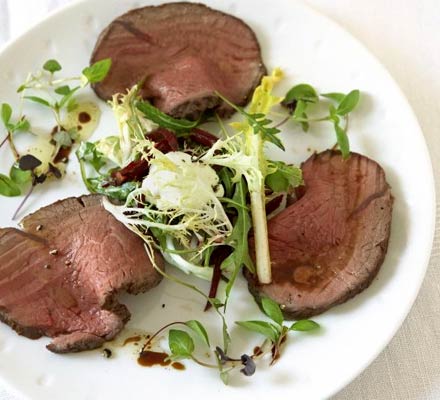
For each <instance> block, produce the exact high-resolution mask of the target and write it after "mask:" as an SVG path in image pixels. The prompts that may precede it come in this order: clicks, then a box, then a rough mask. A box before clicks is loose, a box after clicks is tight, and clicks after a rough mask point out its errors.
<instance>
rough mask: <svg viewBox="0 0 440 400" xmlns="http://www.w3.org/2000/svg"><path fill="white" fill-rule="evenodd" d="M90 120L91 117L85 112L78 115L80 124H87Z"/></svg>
mask: <svg viewBox="0 0 440 400" xmlns="http://www.w3.org/2000/svg"><path fill="white" fill-rule="evenodd" d="M91 119H92V117H91V116H90V114H89V113H87V112H85V111H81V112H80V113H79V114H78V121H79V122H80V123H81V124H86V123H87V122H90V120H91Z"/></svg>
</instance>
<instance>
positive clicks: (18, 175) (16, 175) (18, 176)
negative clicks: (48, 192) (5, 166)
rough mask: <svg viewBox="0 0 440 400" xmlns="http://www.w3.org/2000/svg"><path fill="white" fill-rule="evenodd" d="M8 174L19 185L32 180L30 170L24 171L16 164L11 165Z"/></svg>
mask: <svg viewBox="0 0 440 400" xmlns="http://www.w3.org/2000/svg"><path fill="white" fill-rule="evenodd" d="M9 176H10V177H11V179H12V181H13V182H15V183H17V184H19V185H23V184H25V183H28V182H30V181H31V180H32V174H31V171H24V170H22V169H20V168H19V166H18V165H16V164H14V165H13V166H12V167H11V170H10V171H9Z"/></svg>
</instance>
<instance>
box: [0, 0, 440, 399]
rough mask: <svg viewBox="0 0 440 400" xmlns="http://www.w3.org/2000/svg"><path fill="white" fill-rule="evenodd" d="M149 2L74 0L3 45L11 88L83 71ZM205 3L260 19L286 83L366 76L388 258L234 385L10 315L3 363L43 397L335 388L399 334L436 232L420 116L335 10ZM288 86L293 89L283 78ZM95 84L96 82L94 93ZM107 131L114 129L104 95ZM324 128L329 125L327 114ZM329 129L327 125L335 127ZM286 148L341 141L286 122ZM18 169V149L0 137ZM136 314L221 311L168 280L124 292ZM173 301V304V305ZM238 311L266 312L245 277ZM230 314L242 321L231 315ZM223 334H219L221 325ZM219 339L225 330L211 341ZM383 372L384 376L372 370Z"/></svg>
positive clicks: (244, 339) (268, 51) (234, 308)
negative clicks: (34, 331) (99, 47)
mask: <svg viewBox="0 0 440 400" xmlns="http://www.w3.org/2000/svg"><path fill="white" fill-rule="evenodd" d="M149 3H150V2H149V1H142V2H130V1H124V2H122V1H118V0H91V1H84V2H80V3H77V4H75V5H73V6H71V7H68V8H66V9H64V10H62V11H60V12H58V13H56V14H54V15H52V16H51V17H50V18H48V19H47V20H45V21H44V22H42V23H41V24H39V25H38V26H36V27H34V28H33V29H32V30H30V31H29V32H28V33H26V34H25V35H24V36H22V37H21V38H19V39H18V40H16V41H14V42H13V43H11V44H10V45H9V46H7V47H6V48H5V49H4V51H3V52H2V53H1V55H0V74H1V75H0V79H1V80H0V93H1V99H2V101H5V100H6V101H12V99H14V98H15V97H14V96H15V95H14V92H15V89H16V87H17V86H18V85H19V84H20V83H21V81H22V79H23V78H24V77H25V75H26V73H27V72H29V71H32V70H34V69H35V68H36V67H38V66H40V65H41V64H42V63H43V62H44V61H45V60H46V59H48V58H50V57H54V58H57V59H59V60H60V61H61V63H62V65H63V66H65V72H66V73H67V74H77V73H78V71H80V69H81V68H82V67H83V66H85V65H86V64H87V62H88V59H89V56H90V53H91V50H92V48H93V45H94V43H95V40H96V37H97V35H98V34H99V32H100V31H101V30H102V28H104V27H105V26H106V25H107V24H108V23H109V22H110V21H111V20H112V19H113V18H114V17H116V16H117V15H119V14H120V13H122V12H123V11H125V10H128V9H130V8H132V7H135V6H139V5H141V4H149ZM206 3H207V4H209V5H211V6H213V7H215V8H218V9H221V10H224V11H226V12H229V13H232V14H234V15H237V16H239V17H241V18H243V19H244V20H245V21H246V22H247V23H249V24H250V25H251V27H252V28H254V29H255V31H256V33H257V35H258V37H259V39H260V42H261V45H262V49H263V53H264V59H265V60H266V62H267V65H268V67H269V68H271V67H274V66H281V67H283V69H284V70H285V72H286V74H287V77H286V79H285V84H284V88H283V89H285V88H287V87H288V86H289V85H291V84H293V83H299V82H310V83H312V84H315V85H316V86H317V87H318V88H319V89H320V90H322V91H327V92H329V91H335V90H339V91H348V90H350V89H352V88H359V89H360V90H361V91H362V92H363V97H362V103H361V104H360V107H359V109H358V111H357V112H356V113H355V115H354V116H353V118H352V120H351V121H350V135H351V141H352V149H353V150H355V151H359V152H361V153H363V154H366V155H368V156H370V157H373V158H374V159H375V160H377V161H379V162H380V163H381V165H382V166H383V167H384V168H385V170H386V173H387V177H388V181H389V182H390V184H391V186H392V190H393V194H394V196H395V207H394V215H393V224H392V235H391V236H392V237H391V241H390V247H389V251H388V254H387V257H386V260H385V263H384V265H383V267H382V269H381V271H380V273H379V275H378V277H377V279H376V280H375V281H374V282H373V284H372V285H371V287H370V288H369V289H367V290H366V291H364V292H363V293H362V294H361V295H359V296H357V297H356V298H355V299H354V300H351V301H349V302H347V303H346V304H344V305H342V306H339V307H336V308H334V309H333V310H331V311H329V312H327V313H325V314H324V315H322V316H319V317H317V318H316V320H317V321H319V323H320V324H321V325H322V327H323V329H322V331H321V332H320V333H319V334H314V335H296V337H292V338H291V339H290V340H289V343H288V345H287V346H286V348H285V350H284V354H283V356H282V357H281V359H280V361H279V362H278V363H277V364H276V365H275V366H274V367H272V368H267V367H265V366H264V363H263V365H261V366H260V367H259V370H258V371H257V374H256V375H255V376H254V377H252V378H245V377H243V376H241V375H240V374H238V375H236V376H235V377H234V378H233V379H232V382H231V385H230V386H224V385H223V384H222V383H221V381H220V379H219V378H218V376H217V374H216V372H215V371H213V370H208V369H202V368H199V367H197V366H194V365H193V364H190V363H185V364H186V367H187V370H186V371H184V372H181V371H175V370H172V369H164V368H161V367H155V368H142V367H139V366H138V365H137V364H136V362H135V357H134V354H133V353H134V350H133V348H130V349H124V350H120V351H118V352H117V356H116V357H115V358H114V359H110V360H106V359H103V358H102V357H101V356H100V354H99V352H88V353H82V354H76V355H66V356H60V355H55V354H52V353H50V352H49V351H47V350H46V349H45V344H46V343H47V339H41V340H38V341H31V340H28V339H25V338H22V337H19V336H18V335H16V334H15V333H14V332H13V331H12V330H11V329H10V328H8V327H7V326H5V325H3V324H2V325H0V376H1V378H2V380H3V381H4V383H5V384H7V385H8V387H9V388H10V389H11V390H13V391H15V392H16V393H17V394H21V395H23V396H26V397H28V398H32V399H48V398H52V399H61V398H63V399H66V400H67V399H93V400H99V399H106V400H110V399H120V398H127V399H135V398H145V397H146V396H151V395H152V394H156V396H157V394H160V395H161V396H162V397H163V398H182V399H186V398H196V399H197V398H202V396H203V397H208V398H210V399H213V400H214V399H221V398H227V397H228V396H229V398H232V399H233V398H238V396H245V395H246V396H248V395H251V396H252V398H254V399H263V398H265V399H267V398H268V397H267V396H269V395H270V396H271V398H281V396H283V395H284V396H289V398H307V399H315V398H316V399H318V398H325V397H328V396H331V395H332V394H334V393H336V392H337V391H338V390H340V389H341V388H342V387H343V386H345V385H346V384H347V383H349V382H350V381H351V380H352V379H353V378H354V377H355V376H357V375H358V374H359V373H360V372H361V371H362V370H363V369H364V368H366V366H367V365H368V364H369V363H370V362H371V361H372V360H373V359H374V358H375V357H376V356H377V355H378V354H379V352H380V351H382V350H383V348H384V347H385V346H386V344H387V343H388V342H389V341H390V340H391V338H392V337H393V335H394V334H395V332H396V331H397V329H398V328H399V326H400V325H401V323H402V321H403V319H404V318H405V316H406V315H407V313H408V311H409V309H410V307H411V305H412V304H413V302H414V300H415V297H416V295H417V292H418V290H419V287H420V284H421V282H422V279H423V276H424V274H425V269H426V266H427V263H428V257H429V254H430V249H431V244H432V239H433V231H434V189H433V188H434V185H433V176H432V170H431V164H430V160H429V156H428V152H427V149H426V145H425V142H424V139H423V135H422V132H421V130H420V128H419V126H418V124H417V121H416V118H415V117H414V114H413V112H412V111H411V109H410V107H409V105H408V103H407V101H406V99H405V98H404V96H403V94H402V93H401V91H400V90H399V88H398V87H397V85H396V84H395V82H394V81H393V79H392V78H391V77H390V76H389V74H388V73H387V72H386V71H385V69H384V68H383V67H382V66H381V65H380V64H379V62H378V61H377V60H375V59H374V58H373V57H372V56H371V55H370V54H369V53H368V52H367V50H366V49H365V48H364V47H363V46H362V45H361V44H360V43H359V42H357V41H356V40H355V39H353V38H352V37H351V36H350V35H349V34H347V33H346V32H345V31H343V30H342V29H341V28H339V27H338V26H337V25H335V24H334V23H333V22H331V21H330V20H328V19H326V18H325V17H323V16H321V15H318V14H317V13H316V12H314V11H312V10H310V9H309V8H307V7H306V6H304V5H302V4H301V3H298V2H293V1H289V0H277V1H276V2H275V1H272V0H259V1H251V0H240V1H236V0H209V1H206ZM280 92H282V90H280ZM90 95H92V94H90ZM101 108H102V109H103V110H104V114H103V118H102V124H101V126H100V130H99V134H98V135H106V134H110V133H114V132H115V131H116V125H115V123H114V122H113V120H112V117H111V114H110V112H109V110H108V109H106V106H105V105H104V104H102V103H101ZM323 128H324V126H323ZM325 128H327V127H325ZM283 139H284V140H285V142H286V143H287V146H286V147H287V151H286V153H285V155H280V154H279V153H277V156H282V157H283V158H284V159H286V160H290V161H296V162H299V161H301V160H304V159H305V158H306V157H307V156H308V155H309V152H308V151H307V148H308V147H311V148H313V149H318V150H319V149H325V148H326V147H328V146H330V145H332V144H333V142H334V138H333V134H332V133H331V131H330V130H329V129H328V128H327V129H322V130H320V129H319V130H315V132H314V133H310V134H307V135H305V134H302V133H301V132H299V130H294V129H293V130H292V129H291V130H288V131H286V132H285V133H284V134H283ZM0 157H1V171H2V172H5V171H7V168H8V166H9V165H10V162H11V161H12V160H11V159H10V157H9V150H8V149H7V148H6V147H5V148H3V149H2V150H1V153H0ZM84 192H85V188H84V187H83V185H82V184H81V182H80V180H79V176H78V169H77V165H76V163H75V162H74V161H72V162H71V163H70V169H69V173H68V177H67V178H65V179H64V181H63V182H62V184H61V185H60V184H57V185H55V184H51V185H47V186H45V187H40V188H38V190H37V192H36V193H35V195H34V196H33V197H32V200H31V201H30V202H29V203H28V206H27V207H26V209H25V210H24V213H28V212H30V211H33V210H36V209H38V208H39V207H41V206H43V205H45V204H48V203H51V202H52V201H54V200H55V199H58V198H63V197H67V196H70V195H78V194H80V193H84ZM1 205H2V207H1V216H0V226H7V225H11V224H12V222H11V220H10V216H11V214H12V211H13V209H14V208H15V207H16V205H17V199H8V198H4V197H2V198H1ZM123 301H125V302H126V304H128V305H129V308H130V310H131V311H132V314H133V318H132V321H131V322H130V323H129V324H128V327H129V328H132V329H133V328H143V329H146V330H148V331H154V330H155V329H157V328H158V327H160V326H162V325H163V324H165V323H167V322H169V321H173V320H176V319H180V320H182V319H190V318H197V319H201V320H203V321H204V322H206V323H207V325H208V326H209V327H210V328H211V330H212V331H215V332H219V331H220V328H219V323H218V321H217V320H216V318H215V317H213V316H210V315H206V314H203V313H201V312H200V308H201V303H202V302H201V301H200V299H199V298H197V297H194V295H193V294H192V293H191V292H188V291H187V290H184V289H181V288H178V287H176V286H175V285H173V284H171V283H169V282H163V283H162V284H161V285H160V286H159V287H158V288H155V289H154V290H152V291H150V292H148V293H146V294H145V295H142V296H138V297H136V298H133V297H130V296H124V298H123ZM162 304H166V307H165V308H162ZM229 311H230V313H229V317H228V318H229V321H231V322H232V321H234V320H237V319H250V318H259V317H260V316H261V314H260V313H259V311H258V309H257V307H256V306H255V304H254V302H253V300H252V298H251V297H250V295H249V294H248V293H247V290H246V289H245V286H244V284H243V283H241V284H240V285H239V287H238V288H237V289H236V290H235V292H234V296H233V299H232V301H231V306H230V310H229ZM232 325H233V324H231V326H232ZM232 334H233V336H234V337H235V346H234V349H235V350H236V353H238V354H241V353H240V352H243V351H250V350H251V349H252V348H253V345H255V344H256V343H257V342H258V341H259V338H258V337H257V336H254V335H250V334H247V333H246V334H244V333H243V332H242V331H240V330H239V329H237V328H235V327H233V329H232ZM215 337H217V338H218V339H219V334H218V333H217V334H214V338H215ZM213 341H215V339H214V340H213ZM371 384H373V385H374V384H375V382H371Z"/></svg>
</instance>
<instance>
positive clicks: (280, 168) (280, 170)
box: [265, 161, 303, 193]
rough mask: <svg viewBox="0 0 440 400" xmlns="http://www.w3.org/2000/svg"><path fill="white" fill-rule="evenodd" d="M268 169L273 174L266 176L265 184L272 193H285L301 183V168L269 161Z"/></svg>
mask: <svg viewBox="0 0 440 400" xmlns="http://www.w3.org/2000/svg"><path fill="white" fill-rule="evenodd" d="M269 169H274V172H272V173H270V174H268V175H267V176H266V179H265V184H266V185H267V186H268V187H269V188H270V189H272V191H274V192H277V193H278V192H287V191H288V190H289V188H295V187H297V186H299V185H301V184H302V183H303V179H302V170H301V168H298V167H295V166H293V165H287V164H286V163H284V162H282V161H269Z"/></svg>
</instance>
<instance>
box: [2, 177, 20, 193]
mask: <svg viewBox="0 0 440 400" xmlns="http://www.w3.org/2000/svg"><path fill="white" fill-rule="evenodd" d="M0 194H1V195H3V196H8V197H15V196H20V194H21V190H20V188H19V187H18V185H17V184H16V183H15V182H14V181H13V180H12V179H10V178H9V177H7V176H6V175H3V174H0Z"/></svg>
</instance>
